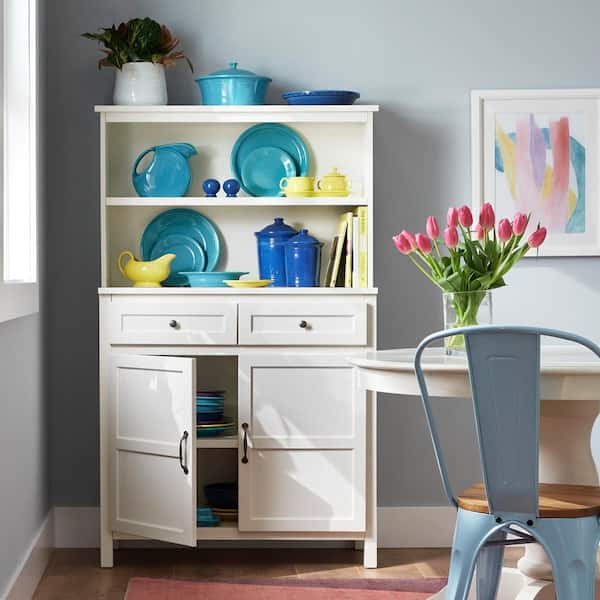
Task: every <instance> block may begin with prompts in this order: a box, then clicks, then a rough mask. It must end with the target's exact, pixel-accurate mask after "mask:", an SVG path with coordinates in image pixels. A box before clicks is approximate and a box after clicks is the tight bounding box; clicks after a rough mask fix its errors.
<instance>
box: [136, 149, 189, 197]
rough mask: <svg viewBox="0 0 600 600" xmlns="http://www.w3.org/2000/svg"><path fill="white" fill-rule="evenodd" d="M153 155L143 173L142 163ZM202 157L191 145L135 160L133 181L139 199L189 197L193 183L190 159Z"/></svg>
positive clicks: (150, 150) (154, 150)
mask: <svg viewBox="0 0 600 600" xmlns="http://www.w3.org/2000/svg"><path fill="white" fill-rule="evenodd" d="M150 153H153V156H152V158H151V159H149V162H147V163H146V166H145V167H144V168H143V169H142V170H141V171H140V170H138V168H139V166H140V163H141V162H142V160H143V159H144V158H145V157H146V156H147V155H148V154H150ZM195 154H198V152H197V150H196V148H194V146H192V145H191V144H184V143H181V144H163V145H162V146H152V148H148V149H147V150H144V152H142V153H141V154H140V155H139V156H138V157H137V158H136V160H135V164H134V165H133V171H132V173H131V180H132V182H133V187H134V188H135V191H136V192H137V194H138V196H143V197H152V198H157V197H162V198H165V197H166V198H177V197H180V196H185V194H186V192H187V191H188V189H189V187H190V183H191V181H192V170H191V169H190V165H189V163H188V159H189V158H191V157H192V156H194V155H195Z"/></svg>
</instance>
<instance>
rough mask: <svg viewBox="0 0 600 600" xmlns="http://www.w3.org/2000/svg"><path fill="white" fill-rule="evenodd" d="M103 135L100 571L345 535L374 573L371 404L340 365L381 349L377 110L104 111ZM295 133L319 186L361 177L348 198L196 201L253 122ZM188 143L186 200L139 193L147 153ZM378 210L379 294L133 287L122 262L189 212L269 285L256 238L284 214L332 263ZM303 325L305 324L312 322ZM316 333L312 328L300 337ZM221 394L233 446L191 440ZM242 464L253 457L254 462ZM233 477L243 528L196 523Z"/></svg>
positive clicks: (225, 167) (227, 265)
mask: <svg viewBox="0 0 600 600" xmlns="http://www.w3.org/2000/svg"><path fill="white" fill-rule="evenodd" d="M96 110H97V112H98V113H99V115H100V140H101V223H102V287H100V289H99V296H100V478H101V564H102V566H104V567H110V566H112V565H113V540H119V539H134V538H139V537H142V538H149V539H154V540H163V541H167V542H174V543H177V544H183V545H187V546H195V545H196V544H197V542H198V541H199V540H211V541H214V540H243V539H254V540H348V541H352V540H354V541H357V542H358V541H361V542H364V561H365V565H366V566H368V567H375V566H376V561H377V531H376V509H377V507H376V492H375V473H376V465H375V461H376V458H375V406H374V402H373V399H372V398H371V397H369V396H367V395H366V394H365V393H364V392H362V391H360V390H359V389H358V387H357V384H356V381H355V375H354V371H353V369H352V368H351V366H350V365H349V364H348V363H347V361H346V358H347V357H348V356H350V355H352V354H356V353H362V352H364V351H365V350H369V349H373V348H375V334H376V328H375V324H376V304H377V290H376V289H374V288H373V287H372V285H373V283H372V277H373V275H372V274H373V268H372V256H373V253H372V239H373V236H372V223H373V152H372V143H373V113H374V112H375V111H377V107H376V106H337V107H330V106H316V107H292V106H257V107H205V106H163V107H122V106H106V107H98V108H97V109H96ZM262 122H279V123H286V124H288V125H289V126H291V127H292V128H294V129H295V130H296V131H297V132H298V133H299V134H300V135H301V136H302V137H303V139H304V140H305V142H306V143H307V145H308V148H309V152H310V155H311V168H310V171H311V174H315V175H322V174H325V173H327V172H329V171H330V170H331V168H332V167H333V166H336V167H338V169H339V170H340V171H341V172H343V173H345V174H347V175H348V176H350V177H351V178H352V179H353V183H354V187H353V189H354V190H355V191H354V192H353V195H351V196H348V197H344V198H339V197H337V198H323V197H318V198H317V197H315V198H313V197H311V198H283V197H275V198H251V197H238V198H225V197H223V196H219V197H217V198H205V197H202V192H201V184H202V181H203V180H204V179H205V178H207V177H216V178H217V179H219V180H221V181H222V180H223V179H225V178H227V177H229V176H230V169H229V155H230V152H231V148H232V146H233V144H234V142H235V140H236V139H237V137H238V136H239V135H240V134H241V133H242V132H243V131H244V130H245V129H246V128H247V127H250V126H251V125H253V124H256V123H262ZM169 142H189V143H191V144H193V145H194V146H195V147H196V148H197V149H198V152H199V154H198V156H196V157H194V158H193V159H191V167H192V171H193V183H192V187H191V188H190V191H189V192H188V194H189V195H188V196H186V197H183V198H140V197H137V196H136V195H135V192H134V190H133V188H132V185H131V180H130V170H131V167H132V164H133V161H134V159H135V158H136V156H137V155H138V154H139V153H140V152H142V151H143V150H144V149H146V148H148V147H150V146H154V145H157V144H161V143H169ZM356 206H366V207H367V208H368V223H369V243H368V263H369V268H368V271H369V275H368V285H369V286H370V287H368V288H364V289H346V288H328V287H320V288H262V289H245V290H239V289H238V290H235V289H225V288H160V289H141V288H132V287H130V284H129V282H127V281H126V280H125V279H124V278H123V277H122V275H121V273H120V272H119V270H118V268H117V257H118V255H119V253H120V252H121V251H122V250H124V249H131V250H132V251H134V252H135V253H136V254H137V250H138V248H139V240H140V237H141V234H142V232H143V230H144V228H145V226H146V225H147V224H148V223H149V222H150V220H151V219H152V218H153V217H154V216H156V215H157V214H159V213H160V212H162V211H164V210H166V209H168V208H170V207H191V208H193V209H195V210H198V211H200V212H201V213H203V214H204V215H206V216H207V217H208V218H210V219H211V220H212V221H213V223H215V225H216V226H217V228H218V229H219V232H220V236H221V239H222V242H223V248H224V250H223V251H222V256H221V261H220V263H219V265H218V266H217V269H218V270H240V271H242V270H246V271H250V277H253V278H257V277H258V272H257V271H258V267H257V259H256V243H255V237H254V232H255V231H258V230H259V229H261V228H262V227H263V226H264V225H266V224H267V223H269V222H272V221H273V218H274V217H275V216H281V217H284V219H285V221H286V222H287V223H289V224H290V225H292V226H295V227H296V228H299V227H300V226H303V227H306V228H308V229H309V230H310V233H311V234H312V235H314V236H315V237H317V238H319V239H320V240H321V241H323V242H325V246H324V248H323V262H324V263H326V261H327V260H328V257H329V252H330V245H331V244H330V243H331V239H332V237H333V235H334V233H335V231H336V226H337V219H338V216H339V215H340V214H341V213H342V212H344V211H347V210H351V209H352V208H354V207H356ZM302 322H306V323H303V325H302V326H301V325H300V323H302ZM306 325H307V326H306ZM198 388H202V389H222V390H225V397H226V400H225V403H226V411H225V412H226V414H227V415H231V416H233V417H235V421H236V423H237V434H236V435H233V436H230V437H215V438H202V439H196V437H195V431H196V414H195V391H196V389H198ZM242 459H247V460H242ZM236 479H237V481H238V487H239V522H235V523H231V522H229V523H228V522H224V523H222V524H221V525H220V526H218V527H214V528H197V527H196V507H197V506H198V505H200V504H202V503H204V502H205V500H204V498H203V487H204V485H206V484H207V483H214V482H219V481H232V480H236Z"/></svg>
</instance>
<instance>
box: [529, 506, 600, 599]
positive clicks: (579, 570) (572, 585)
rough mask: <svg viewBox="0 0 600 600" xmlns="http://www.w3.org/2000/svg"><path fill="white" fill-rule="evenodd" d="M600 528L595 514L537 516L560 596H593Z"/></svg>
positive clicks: (558, 596)
mask: <svg viewBox="0 0 600 600" xmlns="http://www.w3.org/2000/svg"><path fill="white" fill-rule="evenodd" d="M599 531H600V530H599V528H598V520H597V518H596V517H585V518H581V519H538V521H537V523H536V526H535V533H536V537H537V538H538V540H539V541H540V542H541V543H542V545H543V546H544V548H545V549H546V552H547V553H548V556H549V557H550V561H551V562H552V569H553V572H554V586H555V589H556V596H557V599H558V600H574V599H575V598H576V599H577V600H594V598H595V578H596V550H597V547H598V537H599Z"/></svg>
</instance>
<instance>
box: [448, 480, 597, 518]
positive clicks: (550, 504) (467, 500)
mask: <svg viewBox="0 0 600 600" xmlns="http://www.w3.org/2000/svg"><path fill="white" fill-rule="evenodd" d="M538 489H539V515H540V517H541V518H546V519H576V518H579V517H590V516H595V515H600V487H597V486H594V485H566V484H561V483H540V485H539V488H538ZM457 500H458V506H460V508H462V509H464V510H468V511H471V512H478V513H485V514H489V512H490V510H489V506H488V501H487V497H486V494H485V487H484V485H483V483H481V482H480V483H476V484H475V485H473V486H471V487H470V488H468V489H466V490H465V491H464V492H462V494H460V495H459V496H458V498H457Z"/></svg>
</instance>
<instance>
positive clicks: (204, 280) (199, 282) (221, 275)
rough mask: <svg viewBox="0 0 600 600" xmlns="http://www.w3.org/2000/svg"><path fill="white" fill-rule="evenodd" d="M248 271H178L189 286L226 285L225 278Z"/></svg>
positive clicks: (238, 275) (245, 273)
mask: <svg viewBox="0 0 600 600" xmlns="http://www.w3.org/2000/svg"><path fill="white" fill-rule="evenodd" d="M248 273H249V271H180V272H179V275H182V276H183V277H185V278H186V279H187V282H188V283H189V285H190V287H227V284H226V283H225V280H226V279H239V278H240V277H242V276H243V275H248Z"/></svg>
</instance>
